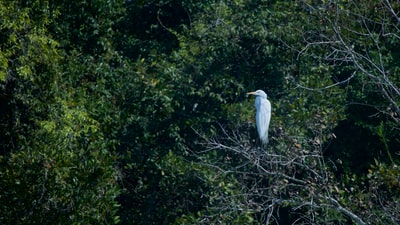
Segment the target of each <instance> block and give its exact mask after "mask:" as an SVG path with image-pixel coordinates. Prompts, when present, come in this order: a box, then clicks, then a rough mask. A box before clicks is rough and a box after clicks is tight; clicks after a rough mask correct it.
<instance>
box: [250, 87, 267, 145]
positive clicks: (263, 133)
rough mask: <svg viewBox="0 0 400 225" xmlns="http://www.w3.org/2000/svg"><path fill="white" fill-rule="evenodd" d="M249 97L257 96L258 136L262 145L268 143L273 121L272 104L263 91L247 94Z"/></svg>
mask: <svg viewBox="0 0 400 225" xmlns="http://www.w3.org/2000/svg"><path fill="white" fill-rule="evenodd" d="M247 94H249V95H255V96H256V101H255V104H254V105H255V107H256V110H257V112H256V125H257V131H258V136H259V137H260V140H261V142H262V144H267V143H268V128H269V122H270V120H271V103H270V102H269V101H268V99H267V94H265V92H264V91H262V90H257V91H254V92H249V93H247Z"/></svg>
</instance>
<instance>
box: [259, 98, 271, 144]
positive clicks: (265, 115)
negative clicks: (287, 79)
mask: <svg viewBox="0 0 400 225" xmlns="http://www.w3.org/2000/svg"><path fill="white" fill-rule="evenodd" d="M270 120H271V103H270V102H269V101H268V100H267V99H265V100H263V101H261V102H260V105H259V113H258V115H257V123H258V124H257V125H258V126H257V129H258V134H259V135H260V139H261V141H262V142H263V143H267V142H268V129H269V122H270Z"/></svg>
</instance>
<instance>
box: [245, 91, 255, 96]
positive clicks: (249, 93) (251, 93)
mask: <svg viewBox="0 0 400 225" xmlns="http://www.w3.org/2000/svg"><path fill="white" fill-rule="evenodd" d="M255 94H256V92H255V91H252V92H248V93H247V95H255Z"/></svg>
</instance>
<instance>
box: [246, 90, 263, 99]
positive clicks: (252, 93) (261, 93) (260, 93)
mask: <svg viewBox="0 0 400 225" xmlns="http://www.w3.org/2000/svg"><path fill="white" fill-rule="evenodd" d="M247 94H248V95H255V96H260V97H263V98H267V94H265V92H264V91H263V90H257V91H253V92H249V93H247Z"/></svg>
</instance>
